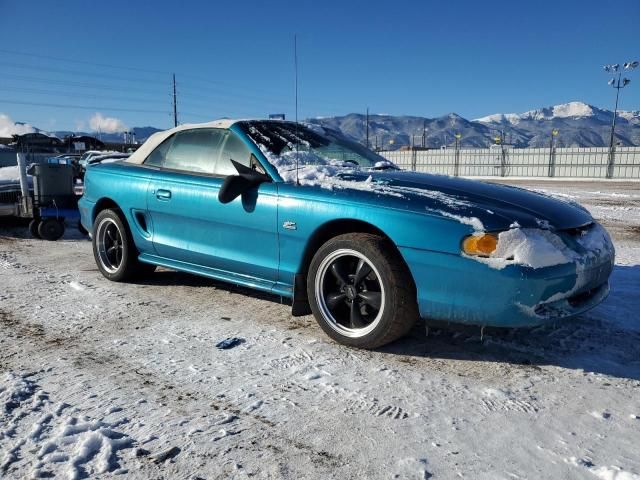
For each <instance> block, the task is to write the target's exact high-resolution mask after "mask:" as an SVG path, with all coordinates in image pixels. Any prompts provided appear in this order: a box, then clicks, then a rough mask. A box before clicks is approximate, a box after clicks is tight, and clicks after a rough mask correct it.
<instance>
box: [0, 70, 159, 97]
mask: <svg viewBox="0 0 640 480" xmlns="http://www.w3.org/2000/svg"><path fill="white" fill-rule="evenodd" d="M2 78H11V79H14V80H25V81H28V82H34V83H46V84H50V83H53V84H56V85H64V86H69V87H82V88H93V89H97V88H100V89H104V90H117V91H122V90H123V89H125V88H126V89H127V90H129V91H137V92H141V93H164V94H168V93H169V91H168V89H167V91H165V92H160V91H158V90H156V91H155V92H154V91H153V90H151V91H150V90H149V89H145V88H135V87H122V86H113V85H104V84H97V83H94V84H87V83H80V82H70V81H66V80H46V79H43V78H38V77H31V76H28V75H13V74H10V73H3V74H2Z"/></svg>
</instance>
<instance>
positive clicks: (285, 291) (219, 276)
mask: <svg viewBox="0 0 640 480" xmlns="http://www.w3.org/2000/svg"><path fill="white" fill-rule="evenodd" d="M138 260H140V261H141V262H143V263H150V264H152V265H158V266H160V267H166V268H171V269H172V270H178V271H180V272H187V273H193V274H195V275H201V276H203V277H208V278H213V279H214V280H220V281H222V282H227V283H231V284H234V285H241V286H243V287H248V288H253V289H255V290H260V291H263V292H268V293H273V294H274V295H280V296H282V297H286V298H292V297H293V288H292V286H291V285H285V284H282V283H280V282H272V281H269V280H263V279H260V278H256V277H251V276H249V275H240V274H238V273H234V272H228V271H226V270H219V269H217V268H211V267H203V266H202V265H196V264H193V263H187V262H181V261H179V260H172V259H169V258H164V257H159V256H157V255H151V254H148V253H142V254H140V255H139V256H138Z"/></svg>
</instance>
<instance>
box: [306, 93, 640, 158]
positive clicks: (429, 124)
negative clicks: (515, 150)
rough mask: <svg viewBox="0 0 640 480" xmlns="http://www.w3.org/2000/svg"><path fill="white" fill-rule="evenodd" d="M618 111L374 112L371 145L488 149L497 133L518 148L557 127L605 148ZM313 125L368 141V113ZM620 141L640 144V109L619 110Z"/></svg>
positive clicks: (563, 140)
mask: <svg viewBox="0 0 640 480" xmlns="http://www.w3.org/2000/svg"><path fill="white" fill-rule="evenodd" d="M612 120H613V112H611V111H609V110H604V109H601V108H598V107H594V106H592V105H588V104H586V103H582V102H570V103H565V104H562V105H555V106H552V107H546V108H540V109H537V110H530V111H528V112H524V113H519V114H518V113H507V114H503V113H497V114H494V115H489V116H486V117H482V118H477V119H475V120H467V119H465V118H463V117H461V116H459V115H457V114H455V113H450V114H448V115H445V116H442V117H438V118H425V117H415V116H392V115H369V145H370V146H373V147H376V146H378V147H383V148H384V149H397V148H400V147H401V146H404V145H412V144H413V145H416V146H422V145H423V135H424V145H425V146H426V147H429V148H439V147H441V146H444V145H451V144H453V143H454V142H455V135H456V134H459V135H460V142H461V145H462V146H463V147H487V146H488V145H490V144H492V143H494V139H495V138H496V137H499V136H500V137H502V138H503V141H504V142H505V143H507V144H511V145H514V146H516V147H544V146H548V145H549V142H550V139H551V132H552V130H554V129H557V130H558V135H557V137H556V140H555V143H556V145H557V146H567V147H570V146H573V147H602V146H608V145H609V139H610V135H611V122H612ZM308 121H309V122H311V123H315V124H318V125H322V126H326V127H329V128H334V129H337V130H340V131H341V132H342V133H344V134H345V135H348V136H350V137H352V138H354V139H355V140H357V141H360V142H363V143H365V142H366V116H365V115H363V114H358V113H351V114H349V115H344V116H340V117H325V118H312V119H309V120H308ZM615 143H616V144H619V145H640V111H619V112H618V116H617V120H616V130H615Z"/></svg>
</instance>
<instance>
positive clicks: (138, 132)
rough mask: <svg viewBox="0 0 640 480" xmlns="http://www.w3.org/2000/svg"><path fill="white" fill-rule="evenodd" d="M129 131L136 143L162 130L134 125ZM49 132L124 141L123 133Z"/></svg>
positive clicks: (62, 136)
mask: <svg viewBox="0 0 640 480" xmlns="http://www.w3.org/2000/svg"><path fill="white" fill-rule="evenodd" d="M131 131H132V132H133V133H134V134H135V139H136V141H137V142H138V143H142V142H144V141H145V140H146V139H147V138H149V137H150V136H151V135H153V134H154V133H156V132H160V131H162V129H160V128H155V127H134V128H132V129H131ZM51 133H52V134H53V135H55V136H56V137H58V138H64V137H66V136H68V135H90V136H92V137H96V138H99V139H100V140H102V141H103V142H114V143H116V142H123V141H124V134H123V133H98V132H71V131H67V130H59V131H56V132H51Z"/></svg>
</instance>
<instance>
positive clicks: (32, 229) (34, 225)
mask: <svg viewBox="0 0 640 480" xmlns="http://www.w3.org/2000/svg"><path fill="white" fill-rule="evenodd" d="M39 226H40V219H39V218H34V219H33V220H31V221H30V222H29V233H30V234H31V236H32V237H33V238H39V239H41V238H42V237H41V236H40V234H39V233H38V227H39Z"/></svg>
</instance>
